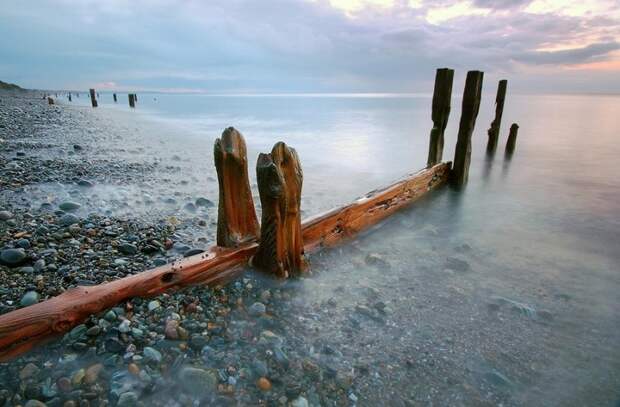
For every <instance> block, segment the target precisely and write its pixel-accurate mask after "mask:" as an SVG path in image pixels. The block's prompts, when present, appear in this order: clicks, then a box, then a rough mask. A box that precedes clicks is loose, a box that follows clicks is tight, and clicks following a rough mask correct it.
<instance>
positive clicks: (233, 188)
mask: <svg viewBox="0 0 620 407" xmlns="http://www.w3.org/2000/svg"><path fill="white" fill-rule="evenodd" d="M213 155H214V159H215V169H216V170H217V179H218V183H219V188H220V196H219V204H218V213H217V245H218V246H222V247H236V246H238V245H239V244H240V243H244V242H249V241H252V240H256V239H257V238H258V235H259V226H258V219H257V218H256V211H255V209H254V202H253V201H252V191H251V190H250V181H249V178H248V158H247V150H246V146H245V140H244V139H243V136H242V135H241V133H239V132H238V131H237V130H235V129H234V128H232V127H229V128H227V129H226V130H224V132H223V133H222V138H221V139H219V138H218V139H216V140H215V145H214V146H213Z"/></svg>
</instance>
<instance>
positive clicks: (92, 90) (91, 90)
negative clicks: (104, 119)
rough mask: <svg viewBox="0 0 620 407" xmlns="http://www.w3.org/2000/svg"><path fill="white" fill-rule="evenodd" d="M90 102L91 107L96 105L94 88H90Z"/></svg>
mask: <svg viewBox="0 0 620 407" xmlns="http://www.w3.org/2000/svg"><path fill="white" fill-rule="evenodd" d="M89 92H90V103H91V104H92V105H93V107H97V98H96V97H95V89H90V91H89Z"/></svg>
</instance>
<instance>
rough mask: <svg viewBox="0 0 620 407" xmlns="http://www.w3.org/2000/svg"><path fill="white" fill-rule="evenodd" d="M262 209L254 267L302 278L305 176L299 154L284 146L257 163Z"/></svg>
mask: <svg viewBox="0 0 620 407" xmlns="http://www.w3.org/2000/svg"><path fill="white" fill-rule="evenodd" d="M256 176H257V179H258V192H259V194H260V201H261V207H262V216H261V236H260V242H259V246H258V249H257V251H256V254H255V255H254V257H253V259H252V264H253V265H254V266H256V267H258V268H259V269H261V270H264V271H266V272H269V273H272V274H275V275H276V276H278V277H281V278H287V277H288V276H290V275H297V274H301V273H302V272H303V271H304V270H305V269H306V268H307V263H306V260H305V257H304V247H303V239H302V234H301V214H300V205H301V186H302V182H303V173H302V170H301V164H300V162H299V157H298V156H297V152H296V151H295V150H294V149H293V148H291V147H288V146H287V145H286V144H284V143H283V142H278V143H276V144H275V145H274V146H273V149H272V150H271V153H270V154H260V155H259V156H258V162H257V163H256Z"/></svg>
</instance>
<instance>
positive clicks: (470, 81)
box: [452, 71, 484, 186]
mask: <svg viewBox="0 0 620 407" xmlns="http://www.w3.org/2000/svg"><path fill="white" fill-rule="evenodd" d="M483 76H484V73H483V72H480V71H469V72H467V79H466V80H465V91H464V92H463V105H462V112H461V121H460V123H459V134H458V137H457V140H456V149H455V152H454V166H453V169H452V181H453V183H454V184H455V185H457V186H459V185H463V184H465V183H466V182H467V177H468V175H469V162H470V161H471V135H472V133H473V131H474V126H475V125H476V117H478V109H479V108H480V96H481V94H482V78H483Z"/></svg>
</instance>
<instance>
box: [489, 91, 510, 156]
mask: <svg viewBox="0 0 620 407" xmlns="http://www.w3.org/2000/svg"><path fill="white" fill-rule="evenodd" d="M507 86H508V81H507V80H506V79H502V80H501V81H499V84H498V85H497V95H496V96H495V118H494V119H493V121H492V122H491V127H489V130H488V131H487V134H488V135H489V141H488V142H487V153H488V154H493V153H494V152H495V149H496V148H497V140H498V139H499V129H500V127H501V124H502V114H503V113H504V100H506V87H507Z"/></svg>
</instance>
